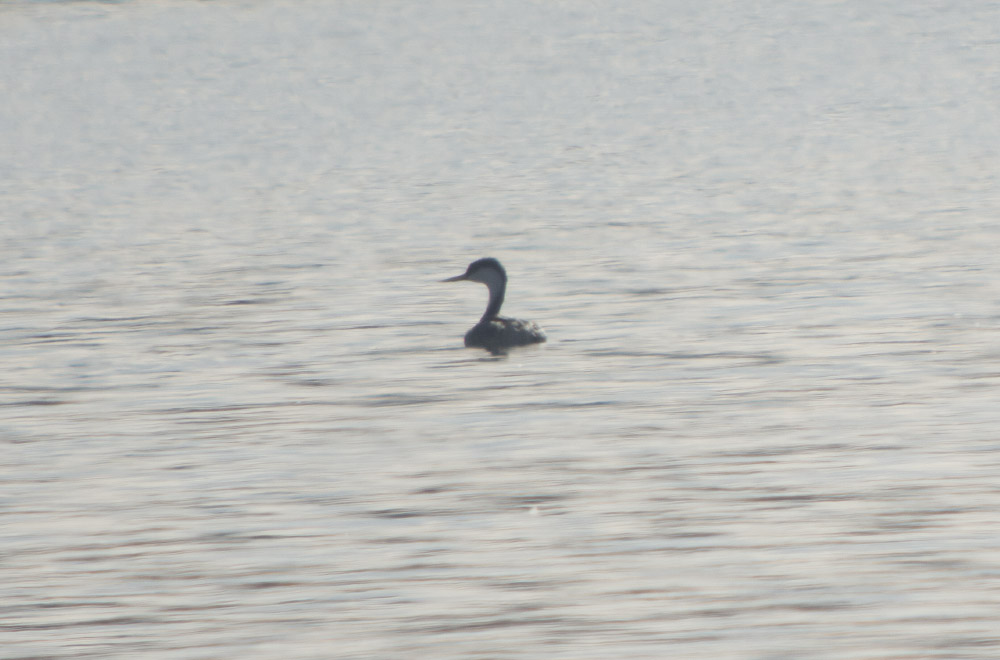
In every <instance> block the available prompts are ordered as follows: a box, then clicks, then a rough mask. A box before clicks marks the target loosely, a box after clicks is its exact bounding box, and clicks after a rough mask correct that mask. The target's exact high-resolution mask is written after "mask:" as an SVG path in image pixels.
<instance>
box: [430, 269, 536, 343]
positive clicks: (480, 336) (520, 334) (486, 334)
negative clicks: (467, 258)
mask: <svg viewBox="0 0 1000 660" xmlns="http://www.w3.org/2000/svg"><path fill="white" fill-rule="evenodd" d="M460 280H469V281H472V282H481V283H483V284H485V285H486V288H487V289H489V290H490V302H489V304H488V305H487V306H486V311H485V312H484V313H483V318H481V319H479V323H477V324H476V325H474V326H473V327H472V329H471V330H469V331H468V332H467V333H465V345H466V346H467V347H469V348H473V347H475V348H485V349H486V350H488V351H489V352H491V353H494V354H497V353H503V352H504V351H505V350H506V349H508V348H511V347H513V346H524V345H526V344H538V343H541V342H543V341H545V333H544V332H542V329H541V328H540V327H538V324H536V323H532V322H531V321H522V320H520V319H511V318H507V317H505V316H500V306H501V305H503V296H504V293H505V292H506V291H507V271H505V270H504V269H503V266H501V265H500V262H499V261H497V260H496V259H494V258H493V257H486V258H484V259H478V260H476V261H473V262H472V263H471V264H469V267H468V268H467V269H466V270H465V272H464V273H462V274H461V275H456V276H455V277H449V278H448V279H446V280H441V281H442V282H458V281H460Z"/></svg>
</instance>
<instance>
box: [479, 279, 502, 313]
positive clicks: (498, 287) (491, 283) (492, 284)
mask: <svg viewBox="0 0 1000 660" xmlns="http://www.w3.org/2000/svg"><path fill="white" fill-rule="evenodd" d="M483 284H485V285H486V287H487V288H488V289H489V290H490V302H489V304H488V305H486V311H485V312H483V318H482V319H480V321H489V320H491V319H493V318H496V316H497V314H499V313H500V307H501V305H503V296H504V293H505V292H506V291H507V278H505V277H495V278H494V277H491V278H489V279H487V280H486V281H485V282H483Z"/></svg>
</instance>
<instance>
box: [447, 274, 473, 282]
mask: <svg viewBox="0 0 1000 660" xmlns="http://www.w3.org/2000/svg"><path fill="white" fill-rule="evenodd" d="M467 279H469V278H468V277H466V276H465V273H462V274H461V275H456V276H455V277H449V278H448V279H446V280H441V281H442V282H460V281H461V280H467Z"/></svg>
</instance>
